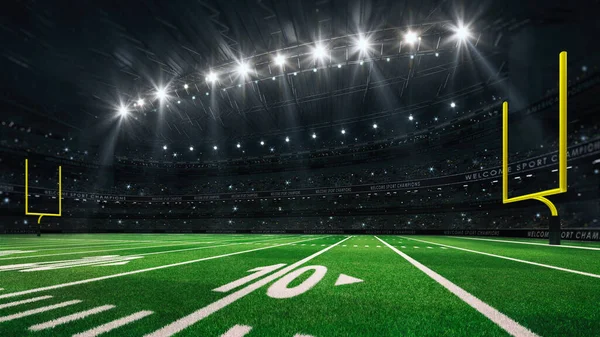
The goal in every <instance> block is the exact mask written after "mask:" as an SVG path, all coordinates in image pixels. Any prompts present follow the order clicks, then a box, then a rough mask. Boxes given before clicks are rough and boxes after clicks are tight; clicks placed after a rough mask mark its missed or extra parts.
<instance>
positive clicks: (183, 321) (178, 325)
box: [144, 237, 351, 337]
mask: <svg viewBox="0 0 600 337" xmlns="http://www.w3.org/2000/svg"><path fill="white" fill-rule="evenodd" d="M350 238H351V237H347V238H345V239H343V240H341V241H338V242H337V243H335V244H332V245H331V246H329V247H327V248H324V249H322V250H320V251H318V252H316V253H314V254H312V255H310V256H308V257H305V258H304V259H302V260H300V261H298V262H295V263H293V264H291V265H289V266H287V267H285V268H283V269H281V270H279V271H277V272H275V273H273V274H271V275H269V276H267V277H265V278H263V279H261V280H259V281H257V282H255V283H253V284H251V285H249V286H247V287H245V288H242V289H240V290H238V291H236V292H234V293H232V294H230V295H228V296H226V297H224V298H222V299H220V300H218V301H216V302H213V303H212V304H209V305H207V306H205V307H204V308H201V309H199V310H196V311H194V312H193V313H191V314H189V315H187V316H185V317H183V318H180V319H178V320H177V321H175V322H173V323H171V324H169V325H167V326H164V327H162V328H160V329H159V330H157V331H155V332H153V333H150V334H147V335H146V336H144V337H167V336H172V335H174V334H176V333H178V332H180V331H181V330H183V329H185V328H187V327H189V326H191V325H193V324H195V323H197V322H198V321H200V320H202V319H204V318H206V317H207V316H209V315H211V314H213V313H215V312H217V311H219V310H221V309H223V308H224V307H226V306H228V305H230V304H231V303H233V302H235V301H237V300H239V299H240V298H242V297H244V296H246V295H248V294H250V293H251V292H253V291H255V290H256V289H258V288H260V287H262V286H264V285H266V284H268V283H269V282H271V281H274V280H275V279H277V278H279V277H281V276H284V275H285V274H287V273H289V272H290V271H292V270H294V269H295V268H297V267H299V266H301V265H303V264H305V263H306V262H308V261H310V260H312V259H314V258H315V257H317V256H319V255H321V254H323V253H325V252H326V251H328V250H330V249H332V248H333V247H335V246H337V245H339V244H340V243H342V242H344V241H346V240H348V239H350Z"/></svg>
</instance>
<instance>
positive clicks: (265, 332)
mask: <svg viewBox="0 0 600 337" xmlns="http://www.w3.org/2000/svg"><path fill="white" fill-rule="evenodd" d="M495 240H504V241H509V242H500V241H495ZM519 242H529V243H544V241H541V240H516V241H515V242H511V240H505V239H492V240H470V239H466V238H459V237H441V236H379V237H376V236H345V235H239V234H238V235H218V234H183V235H181V234H180V235H176V234H150V235H145V234H90V235H85V234H81V235H43V236H42V237H40V238H37V237H34V236H25V235H4V236H0V288H3V290H0V336H71V335H75V334H78V333H81V332H84V331H87V330H90V329H93V328H95V327H98V326H101V325H103V324H105V323H108V322H111V321H114V320H117V319H119V318H122V317H125V316H128V315H131V314H134V313H137V312H140V311H152V312H153V313H152V314H150V315H148V316H146V317H143V318H141V319H139V320H137V321H134V322H131V323H129V324H127V325H124V326H122V327H119V328H115V329H113V330H111V331H109V332H106V333H104V334H102V336H144V335H149V334H152V333H155V332H161V331H162V332H169V331H170V332H169V333H174V332H177V333H176V335H177V336H220V335H222V334H224V333H225V332H227V331H228V330H230V329H231V328H233V327H234V326H236V325H243V326H247V327H251V329H250V331H249V332H248V333H247V334H246V336H250V337H251V336H289V337H293V336H315V337H316V336H508V335H509V333H508V332H507V331H506V330H505V329H503V328H502V327H501V326H499V325H497V324H496V323H495V322H493V321H492V320H490V319H489V318H488V317H486V316H484V315H483V314H482V313H480V312H479V311H478V310H476V309H475V308H474V307H472V306H471V305H469V304H468V303H466V302H465V301H464V300H463V299H461V298H459V297H458V296H456V295H455V294H453V293H452V292H450V291H449V290H448V289H447V288H445V287H444V286H442V285H441V284H440V283H438V282H437V281H436V280H434V279H433V278H432V277H431V276H430V275H428V274H426V273H425V272H423V271H422V270H420V269H418V268H417V267H415V266H414V265H413V264H411V263H410V262H409V261H408V260H407V259H405V258H404V257H403V256H401V255H400V254H398V253H397V252H395V251H394V250H393V249H397V250H398V251H399V252H402V253H403V254H406V255H408V256H409V257H410V258H412V259H414V260H416V261H418V262H419V263H421V264H422V265H424V266H426V267H428V268H429V269H431V270H432V271H434V272H435V273H437V274H439V275H441V276H442V277H443V278H446V279H447V280H448V281H450V282H452V283H454V284H455V285H456V286H458V287H460V288H462V290H464V291H466V292H468V293H470V294H471V295H473V296H475V297H476V298H478V299H479V300H481V301H483V302H485V303H487V304H488V305H490V306H491V307H493V308H495V309H496V310H497V311H499V312H501V313H503V314H504V315H506V316H508V317H510V318H511V319H512V320H514V321H516V322H517V323H518V324H520V325H522V326H523V327H525V328H527V329H529V330H531V332H532V333H534V334H537V335H540V336H594V335H599V334H600V310H599V309H598V303H600V262H598V261H599V259H598V258H599V257H600V250H594V249H578V248H560V247H552V246H547V245H529V244H520V243H519ZM567 243H568V244H570V245H571V246H573V247H577V246H583V247H595V245H593V244H592V245H580V244H578V243H575V242H567ZM388 245H389V246H388ZM390 246H391V247H390ZM485 254H488V255H485ZM490 254H493V255H490ZM99 256H102V257H103V258H100V260H99V258H98V257H99ZM123 257H129V258H131V259H124V260H119V259H121V258H123ZM503 257H504V258H503ZM101 259H108V262H109V263H105V261H104V260H101ZM511 259H513V260H511ZM90 261H91V262H90ZM115 261H116V262H115ZM525 262H531V263H536V264H538V265H534V264H531V263H525ZM282 264H285V265H282ZM274 265H280V266H277V267H273V268H274V270H272V271H270V272H265V273H264V275H262V276H260V277H257V278H255V279H253V280H250V281H249V282H247V283H244V284H241V285H239V286H237V287H235V288H233V289H231V290H228V291H225V292H217V291H214V289H216V288H219V287H221V286H223V285H226V284H228V283H230V282H233V281H236V280H238V279H241V278H244V277H248V276H249V275H253V274H254V273H256V272H257V271H256V270H255V271H252V272H249V271H250V270H253V269H255V268H258V267H266V266H274ZM551 267H557V268H562V269H553V268H551ZM301 268H305V269H307V270H306V272H305V273H302V274H299V275H298V276H297V277H296V278H293V279H292V278H290V277H286V275H290V274H291V273H294V271H295V270H299V269H301ZM316 270H319V272H317V271H316ZM573 271H575V272H576V271H579V272H585V273H587V274H586V275H582V274H577V273H574V272H573ZM319 273H321V274H319ZM318 274H319V275H318ZM340 275H348V276H351V277H354V278H356V279H359V280H361V281H362V282H356V283H351V284H345V285H338V286H336V285H335V283H336V281H337V280H338V278H339V277H340ZM292 276H293V275H292ZM320 276H322V278H320ZM286 278H287V279H288V280H287V281H289V282H287V283H286V282H284V281H286V280H285V279H286ZM319 278H320V279H319ZM312 281H315V282H313V284H314V286H312V287H309V288H308V289H307V290H305V291H303V292H301V293H299V294H292V293H293V290H294V289H296V290H297V289H298V288H301V287H302V285H303V284H306V283H310V282H312ZM261 282H262V283H264V284H262V283H261ZM282 285H283V286H282ZM248 289H249V290H248ZM282 289H283V291H284V293H286V294H287V295H286V296H288V297H287V298H278V297H277V296H276V295H274V294H277V291H276V290H279V291H281V290H282ZM290 289H291V290H290ZM290 294H291V296H290ZM44 296H52V297H51V298H44V299H42V300H39V301H35V302H30V303H23V304H19V305H15V306H10V307H4V308H3V305H5V304H7V303H12V302H16V301H23V300H27V299H32V298H37V297H44ZM228 299H233V300H231V301H229V300H228ZM72 300H81V302H80V303H75V304H72V305H69V306H65V307H62V308H58V309H54V310H50V311H46V312H41V313H37V314H34V315H30V316H26V317H22V318H16V319H10V320H6V317H7V316H10V315H14V314H17V313H22V312H26V311H28V310H34V309H37V308H40V307H45V306H50V305H53V304H58V303H62V302H67V301H72ZM225 301H227V303H226V304H225V305H222V306H220V307H218V308H217V306H218V304H222V303H225ZM104 305H114V306H115V307H114V308H112V309H110V310H106V311H103V312H101V313H97V314H94V315H91V316H88V317H85V318H82V319H80V320H75V321H72V322H69V323H66V324H61V325H58V326H56V327H54V328H49V329H45V330H41V331H30V330H28V329H29V328H30V327H31V326H33V325H36V324H40V323H44V322H47V321H51V320H55V319H57V318H60V317H63V316H67V315H71V314H74V313H78V312H82V311H86V310H90V309H92V308H95V307H99V306H104ZM203 308H205V309H204V311H202V310H200V309H203ZM207 308H208V309H207ZM215 308H217V310H213V309H215ZM206 312H210V313H209V314H208V315H205V313H206ZM194 313H195V315H196V316H194ZM198 315H200V316H202V317H201V318H200V319H198V317H200V316H198ZM3 317H4V319H5V320H6V321H3ZM9 318H10V317H9ZM181 319H184V320H185V319H187V321H186V322H187V323H186V324H183V325H181V324H179V325H177V324H173V322H177V321H180V320H181ZM165 327H167V328H173V329H171V330H169V329H166V330H165V329H164V328H165ZM247 329H248V328H247ZM90 335H91V334H90ZM155 335H160V334H155ZM163 335H168V334H167V333H165V334H163ZM242 335H243V334H242V333H239V334H238V335H236V336H242Z"/></svg>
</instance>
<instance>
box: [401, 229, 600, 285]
mask: <svg viewBox="0 0 600 337" xmlns="http://www.w3.org/2000/svg"><path fill="white" fill-rule="evenodd" d="M410 240H415V241H421V242H426V243H431V244H434V245H438V246H442V247H448V248H453V249H457V250H462V251H465V252H469V253H475V254H481V255H486V256H491V257H497V258H499V259H504V260H509V261H515V262H521V263H526V264H530V265H534V266H538V267H544V268H550V269H555V270H560V271H565V272H567V273H573V274H579V275H583V276H589V277H595V278H600V275H598V274H592V273H586V272H584V271H579V270H573V269H567V268H561V267H557V266H553V265H549V264H543V263H538V262H532V261H527V260H521V259H516V258H514V257H508V256H504V255H497V254H492V253H486V252H480V251H478V250H472V249H467V248H461V247H455V246H450V245H446V244H442V243H437V242H429V241H424V240H419V239H410Z"/></svg>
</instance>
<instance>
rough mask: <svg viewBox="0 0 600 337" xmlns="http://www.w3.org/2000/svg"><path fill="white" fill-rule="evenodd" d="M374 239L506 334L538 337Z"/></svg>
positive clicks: (391, 247) (419, 264)
mask: <svg viewBox="0 0 600 337" xmlns="http://www.w3.org/2000/svg"><path fill="white" fill-rule="evenodd" d="M375 238H377V240H379V241H381V242H382V243H383V244H384V245H386V246H388V248H390V249H391V250H393V251H394V252H396V254H398V255H400V256H402V257H403V258H404V259H405V260H406V261H408V262H410V264H412V265H413V266H415V267H417V268H418V269H419V270H420V271H422V272H424V273H425V274H427V276H429V277H431V278H432V279H434V280H435V281H436V282H437V283H439V284H440V285H442V286H443V287H444V288H446V289H448V290H449V291H450V292H451V293H453V294H454V295H456V296H457V297H458V298H460V299H461V300H463V301H464V302H465V303H467V304H468V305H470V306H471V307H472V308H473V309H475V310H477V311H479V312H480V313H481V314H483V315H484V316H485V317H487V318H488V319H490V320H491V321H492V322H494V323H496V324H497V325H498V326H499V327H501V328H502V329H504V330H506V332H508V333H509V334H511V335H512V336H515V337H537V336H538V335H536V334H535V333H533V332H532V331H531V330H529V329H527V328H526V327H524V326H522V325H520V324H519V323H517V322H516V321H514V320H513V319H512V318H510V317H508V316H506V315H505V314H503V313H501V312H500V311H498V310H496V309H495V308H493V307H492V306H490V305H488V304H487V303H485V302H483V301H482V300H480V299H478V298H477V297H475V296H473V295H471V294H470V293H468V292H467V291H466V290H464V289H462V288H461V287H459V286H457V285H456V284H454V283H452V282H450V281H449V280H448V279H446V278H444V277H443V276H442V275H440V274H438V273H436V272H434V271H433V270H431V269H429V268H427V267H426V266H424V265H423V264H421V263H420V262H418V261H417V260H415V259H413V258H412V257H410V256H408V255H406V254H404V253H403V252H401V251H399V250H398V249H396V248H394V247H393V246H392V245H390V244H389V243H387V242H385V241H383V240H381V239H380V238H379V237H377V236H376V237H375Z"/></svg>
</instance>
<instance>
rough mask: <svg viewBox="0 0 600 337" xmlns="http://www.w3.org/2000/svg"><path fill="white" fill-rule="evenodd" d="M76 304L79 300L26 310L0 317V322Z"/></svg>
mask: <svg viewBox="0 0 600 337" xmlns="http://www.w3.org/2000/svg"><path fill="white" fill-rule="evenodd" d="M77 303H81V300H73V301H67V302H62V303H58V304H53V305H49V306H46V307H41V308H37V309H32V310H27V311H23V312H18V313H16V314H13V315H8V316H2V317H0V322H8V321H12V320H14V319H18V318H22V317H27V316H31V315H35V314H39V313H41V312H46V311H50V310H54V309H59V308H64V307H66V306H69V305H73V304H77Z"/></svg>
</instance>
